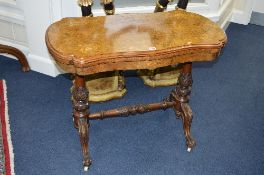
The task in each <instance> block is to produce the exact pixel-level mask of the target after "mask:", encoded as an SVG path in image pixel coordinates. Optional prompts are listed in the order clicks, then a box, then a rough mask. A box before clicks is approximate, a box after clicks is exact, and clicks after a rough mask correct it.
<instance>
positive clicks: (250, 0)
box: [231, 0, 256, 25]
mask: <svg viewBox="0 0 264 175" xmlns="http://www.w3.org/2000/svg"><path fill="white" fill-rule="evenodd" d="M255 1H256V0H235V1H234V3H235V4H234V7H235V9H234V12H233V16H232V19H231V21H232V22H234V23H239V24H244V25H247V24H248V23H249V22H250V17H251V14H252V11H253V6H254V3H255Z"/></svg>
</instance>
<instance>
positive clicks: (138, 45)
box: [46, 10, 227, 73]
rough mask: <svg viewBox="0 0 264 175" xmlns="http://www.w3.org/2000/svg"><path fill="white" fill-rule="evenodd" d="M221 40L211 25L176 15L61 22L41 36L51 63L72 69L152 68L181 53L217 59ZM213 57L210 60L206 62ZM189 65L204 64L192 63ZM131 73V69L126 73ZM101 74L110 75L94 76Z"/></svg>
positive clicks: (220, 32) (219, 31) (177, 12)
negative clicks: (150, 65) (145, 63)
mask: <svg viewBox="0 0 264 175" xmlns="http://www.w3.org/2000/svg"><path fill="white" fill-rule="evenodd" d="M226 40H227V39H226V35H225V33H224V32H223V30H222V29H221V28H220V27H219V26H218V25H217V24H215V23H213V22H212V21H210V20H209V19H207V18H205V17H203V16H200V15H197V14H194V13H190V12H185V11H182V10H175V11H170V12H165V13H150V14H122V15H114V16H106V17H95V18H64V19H62V20H61V21H59V22H56V23H54V24H52V25H51V26H50V27H49V28H48V30H47V33H46V43H47V45H48V48H49V51H50V53H51V54H52V56H53V57H54V58H55V60H56V61H57V62H58V63H60V64H64V65H65V66H66V67H67V66H69V65H72V66H74V67H75V68H85V67H90V66H93V65H96V64H99V63H100V64H107V63H108V62H109V61H111V59H115V61H116V62H117V63H118V64H120V63H121V62H123V61H126V62H133V61H135V62H138V64H140V61H146V60H147V61H153V63H154V62H155V59H157V58H159V59H160V58H162V57H164V58H165V57H168V55H170V57H173V56H174V55H175V56H177V55H178V54H179V52H181V51H182V52H184V53H185V54H186V55H188V54H189V52H192V50H193V49H201V51H200V52H197V53H198V54H199V53H200V54H203V55H204V54H206V53H208V52H214V53H215V54H217V53H218V52H219V51H220V49H221V48H222V47H223V45H224V44H225V43H226ZM204 51H205V52H204ZM215 54H211V56H210V57H211V60H212V59H214V58H215ZM135 58H136V59H135ZM151 59H152V60H151ZM175 59H176V58H175ZM208 60H210V59H208V58H207V59H206V61H208ZM192 61H205V60H201V59H198V60H195V59H194V58H193V59H192ZM172 62H177V60H173V61H172ZM179 62H185V60H182V61H179ZM112 63H113V62H112ZM135 64H137V63H134V65H135ZM167 65H169V64H167ZM161 66H166V65H161ZM161 66H160V67H161ZM154 67H156V66H154ZM133 68H135V69H136V68H137V66H134V67H133V66H132V67H129V68H128V69H133ZM66 69H68V68H66ZM71 69H72V68H71ZM115 69H118V68H115ZM103 71H111V70H100V72H103ZM70 72H72V71H70ZM72 73H76V72H72ZM86 73H88V72H86Z"/></svg>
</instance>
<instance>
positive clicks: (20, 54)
mask: <svg viewBox="0 0 264 175" xmlns="http://www.w3.org/2000/svg"><path fill="white" fill-rule="evenodd" d="M0 53H7V54H10V55H13V56H15V57H16V58H17V59H18V61H19V62H20V64H21V66H22V71H23V72H28V71H29V70H30V68H29V65H28V62H27V58H26V56H25V55H24V54H23V52H21V51H20V50H18V49H17V48H15V47H11V46H7V45H3V44H0Z"/></svg>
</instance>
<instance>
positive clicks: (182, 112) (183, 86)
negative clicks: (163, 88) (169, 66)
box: [170, 63, 196, 152]
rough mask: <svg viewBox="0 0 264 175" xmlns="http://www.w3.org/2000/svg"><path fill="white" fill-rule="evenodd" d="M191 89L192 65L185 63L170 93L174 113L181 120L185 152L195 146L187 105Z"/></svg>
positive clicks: (189, 110)
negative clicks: (173, 102) (173, 103)
mask: <svg viewBox="0 0 264 175" xmlns="http://www.w3.org/2000/svg"><path fill="white" fill-rule="evenodd" d="M191 88H192V63H185V64H184V65H183V69H182V72H181V74H180V76H179V79H178V82H177V84H176V87H175V89H174V90H173V91H172V92H171V95H170V99H171V100H172V101H175V105H174V107H173V108H174V111H175V114H176V116H177V117H179V118H181V119H182V122H183V130H184V135H185V139H186V145H187V147H188V149H187V151H188V152H190V151H191V149H192V148H193V147H194V146H195V144H196V143H195V140H194V139H193V138H192V136H191V132H190V128H191V123H192V118H193V115H192V110H191V108H190V106H189V104H188V102H189V99H190V94H191Z"/></svg>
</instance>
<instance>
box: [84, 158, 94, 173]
mask: <svg viewBox="0 0 264 175" xmlns="http://www.w3.org/2000/svg"><path fill="white" fill-rule="evenodd" d="M91 164H92V160H91V159H88V160H86V161H84V162H83V170H84V171H88V169H89V167H90V165H91Z"/></svg>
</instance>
